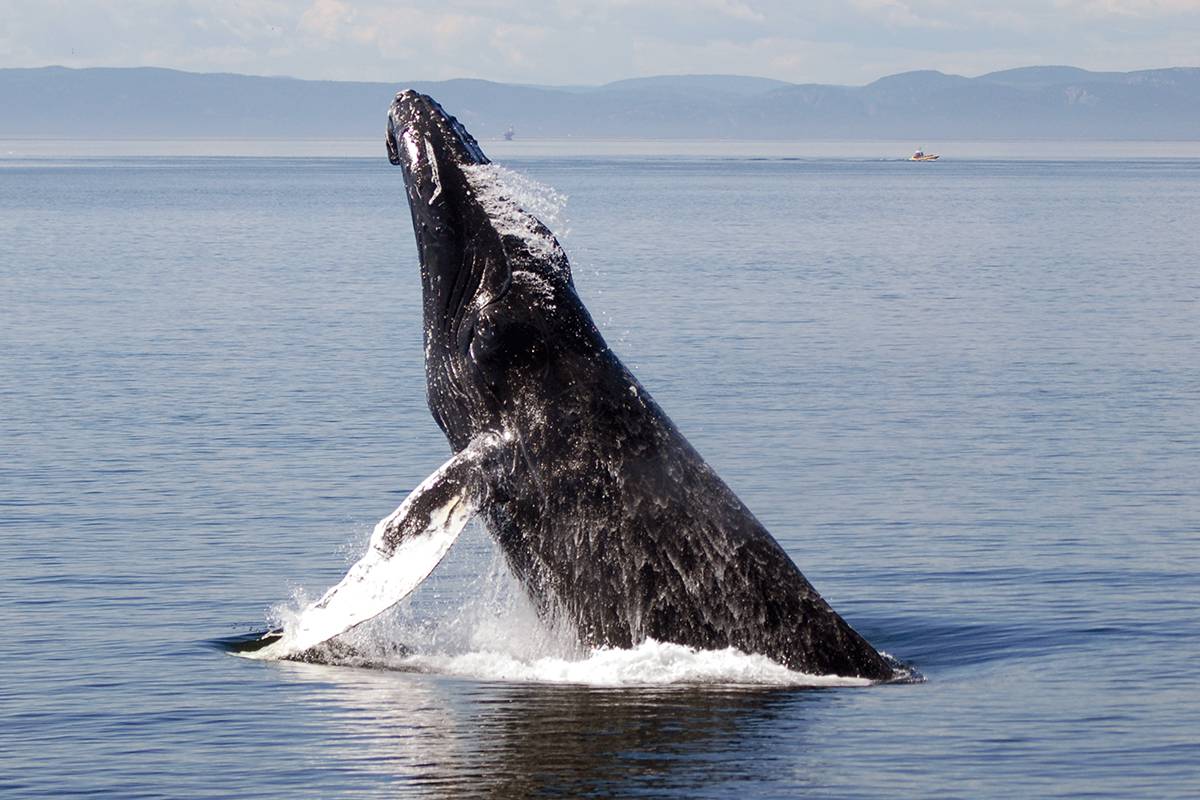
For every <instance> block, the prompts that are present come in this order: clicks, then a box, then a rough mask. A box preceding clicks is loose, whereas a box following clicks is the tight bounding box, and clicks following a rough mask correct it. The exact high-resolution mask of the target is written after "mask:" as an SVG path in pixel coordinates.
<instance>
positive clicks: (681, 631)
mask: <svg viewBox="0 0 1200 800" xmlns="http://www.w3.org/2000/svg"><path fill="white" fill-rule="evenodd" d="M387 149H388V155H389V158H390V160H391V161H392V163H393V164H396V165H399V166H400V167H401V168H402V171H403V176H404V186H405V192H406V194H407V197H408V205H409V210H410V212H411V217H412V225H413V232H414V235H415V237H416V244H417V252H418V256H419V260H420V269H421V284H422V301H423V311H424V344H425V374H426V393H427V399H428V403H429V408H430V410H431V412H432V413H433V417H434V419H435V420H436V421H437V424H438V425H439V426H440V427H441V429H442V431H443V432H444V433H445V435H446V438H447V439H448V441H449V443H450V446H451V449H452V450H453V452H454V455H453V456H452V457H451V458H450V460H449V461H447V462H446V463H445V464H444V465H443V466H442V467H441V468H439V469H438V470H437V471H436V472H434V473H433V474H432V475H431V476H430V477H429V478H428V479H426V480H425V481H424V482H423V483H422V484H421V485H420V486H418V487H417V488H416V489H415V490H413V492H412V494H410V495H409V496H408V498H407V499H406V500H405V501H404V503H403V504H402V505H401V506H400V507H399V508H398V509H397V510H396V511H395V513H393V514H391V515H390V516H388V517H387V518H385V519H383V520H382V521H380V522H379V524H378V525H377V526H376V528H375V531H374V534H373V535H372V537H371V541H370V544H369V545H368V547H367V552H366V554H365V555H364V556H363V557H362V558H361V559H360V560H359V561H358V562H357V563H356V564H354V566H352V567H351V569H350V571H349V572H348V573H347V575H346V577H345V578H343V579H342V581H341V582H340V583H339V584H338V585H337V586H335V587H333V588H332V589H330V590H329V591H328V592H327V593H326V594H325V595H324V596H323V597H322V598H321V599H320V600H318V601H317V602H315V603H313V604H311V605H310V606H309V607H308V608H306V609H304V610H303V611H302V612H301V614H300V616H299V618H298V620H297V621H296V622H295V623H294V624H293V625H291V626H289V627H288V628H287V629H285V630H284V631H283V633H282V636H280V637H279V638H278V639H277V640H276V641H274V642H272V643H271V644H269V645H268V646H266V647H264V648H263V649H261V650H259V651H257V653H256V655H257V656H259V657H275V658H278V657H291V656H295V655H297V654H300V653H302V652H303V651H305V650H307V649H309V648H312V647H314V646H315V645H318V644H320V643H322V642H324V641H327V640H329V639H331V638H332V637H334V636H337V635H338V634H339V633H342V632H344V631H346V630H348V629H349V628H351V627H353V626H355V625H358V624H360V623H362V622H364V621H366V620H367V619H370V618H372V617H374V616H376V615H378V614H379V613H381V612H383V611H384V610H386V609H387V608H389V607H390V606H391V605H393V604H395V603H396V602H398V601H399V600H400V599H402V598H403V597H404V596H405V595H407V594H408V593H409V592H411V591H412V590H413V588H415V587H416V586H417V585H418V584H419V583H420V582H421V581H422V580H423V579H424V578H425V577H426V576H427V575H428V574H429V573H430V571H432V570H433V568H434V567H435V566H436V565H437V563H438V562H439V561H440V560H441V558H442V557H443V556H444V555H445V553H446V552H447V550H448V549H449V548H450V546H451V544H452V543H453V542H454V540H455V538H456V537H457V536H458V534H459V532H460V531H461V530H462V529H463V527H464V526H465V525H466V523H467V521H468V520H469V519H470V518H471V517H473V516H477V517H478V518H480V519H481V520H482V521H483V523H484V525H485V527H486V528H487V530H488V532H489V533H490V534H491V536H492V537H494V539H495V540H496V541H497V542H498V544H499V547H500V549H501V550H502V551H503V554H504V557H505V559H506V561H507V563H508V565H509V567H510V568H511V570H512V572H513V574H514V575H515V576H516V578H517V579H518V580H519V581H520V582H521V584H522V586H523V587H524V589H525V591H526V592H527V593H528V594H529V596H530V598H531V599H532V600H533V602H534V604H535V605H536V607H537V608H538V609H539V610H540V611H542V612H543V613H546V614H556V615H559V616H560V617H561V618H564V619H565V620H566V621H567V622H569V623H570V624H571V626H572V627H573V628H574V630H575V631H576V633H577V634H578V637H579V639H580V641H581V642H582V643H583V644H585V645H588V646H593V647H600V646H609V647H631V646H633V645H636V644H637V643H639V642H642V641H644V640H646V639H656V640H659V641H665V642H674V643H678V644H683V645H688V646H691V647H696V648H704V649H721V648H726V647H735V648H737V649H739V650H742V651H744V652H747V653H758V654H762V655H765V656H768V657H770V658H771V659H773V660H775V661H777V662H779V663H781V664H783V665H785V666H787V667H789V668H791V669H794V670H797V671H800V672H805V673H810V674H821V675H825V674H837V675H843V676H853V677H862V678H869V679H872V680H886V679H888V678H891V677H893V676H894V675H895V667H894V666H893V663H892V662H891V661H890V660H889V659H888V658H886V657H884V656H882V655H881V654H880V653H879V652H877V651H876V650H875V649H874V648H873V647H872V646H871V645H870V644H869V643H868V642H867V641H866V640H865V639H864V638H863V637H862V636H860V635H859V634H858V633H857V632H855V631H854V629H853V628H851V627H850V625H849V624H847V623H846V622H845V620H843V619H842V618H841V617H840V616H839V615H838V614H837V613H836V612H835V611H834V610H833V609H832V608H831V607H830V606H829V604H828V603H826V602H825V600H824V599H823V598H822V597H821V596H820V595H819V594H818V593H817V591H816V590H815V589H814V588H813V587H812V585H811V584H810V583H809V582H808V580H807V579H806V578H805V577H804V576H803V575H802V574H801V572H800V570H799V569H798V568H797V567H796V565H795V564H794V563H793V562H792V560H791V558H790V557H789V556H788V554H787V553H786V552H785V551H784V550H783V548H782V547H781V546H780V545H779V544H778V543H777V542H776V541H775V539H774V538H773V537H772V536H771V535H770V534H769V533H768V532H767V530H766V529H765V528H764V527H763V526H762V524H761V523H759V521H758V520H757V519H756V518H755V517H754V515H753V514H752V513H751V512H750V510H749V509H748V508H747V507H746V506H745V505H744V504H743V503H742V502H741V501H740V500H739V499H738V498H737V496H736V495H735V494H734V493H733V491H732V490H731V489H730V488H729V487H728V486H727V485H726V484H725V483H724V481H722V480H721V478H720V477H719V476H718V475H717V474H716V473H715V472H714V471H713V470H712V469H711V468H710V467H709V465H708V464H707V463H706V462H705V461H704V459H703V458H701V456H700V455H699V453H697V452H696V450H695V449H694V448H693V447H692V446H691V445H690V444H689V443H688V441H687V440H686V439H685V438H684V436H683V434H681V433H680V432H679V430H678V429H677V428H676V427H675V425H674V424H673V423H672V422H671V420H670V419H669V418H668V417H667V415H666V414H665V413H664V412H663V410H662V409H661V408H660V407H659V406H658V404H657V403H656V402H655V401H654V399H653V398H652V397H651V396H650V394H649V393H648V392H647V391H646V390H645V388H644V387H643V386H642V385H641V384H640V383H639V382H638V381H637V379H636V378H635V377H634V376H633V375H632V374H631V373H630V372H629V370H628V369H626V368H625V366H624V365H623V364H622V363H621V361H620V360H619V359H618V358H617V356H616V355H615V354H614V353H613V351H612V350H611V349H610V348H609V347H608V345H607V344H606V342H605V341H604V338H603V336H601V334H600V331H599V330H598V328H597V326H596V325H595V323H594V322H593V321H592V318H591V316H590V315H589V314H588V311H587V309H586V308H585V307H584V306H583V303H582V302H581V301H580V299H579V296H578V295H577V294H576V292H575V288H574V283H573V279H572V276H571V269H570V265H569V263H568V260H567V256H566V254H565V253H564V251H563V249H562V247H560V246H559V243H558V241H557V239H556V238H555V237H554V235H553V234H552V233H551V231H550V230H549V229H548V228H547V227H546V226H545V225H543V224H542V222H541V221H539V220H538V219H537V218H535V217H534V216H533V215H531V214H528V213H526V211H525V210H524V209H523V208H521V207H520V205H519V204H518V203H517V202H516V201H515V199H513V197H512V196H511V194H510V193H509V192H507V191H506V189H505V186H504V183H503V181H499V180H497V168H496V167H494V166H492V165H491V164H490V162H489V161H488V159H487V157H486V156H485V155H484V153H483V151H482V149H481V148H480V147H479V144H478V143H477V142H476V141H475V139H474V138H472V137H471V135H470V134H469V133H468V132H467V131H466V129H465V128H464V127H463V126H462V125H461V124H460V123H459V122H458V121H457V120H455V119H454V118H453V117H451V116H450V115H449V114H447V113H446V112H445V111H444V110H443V109H442V107H441V106H440V105H438V103H437V102H435V101H434V100H433V99H431V98H429V97H427V96H424V95H421V94H418V93H416V92H413V91H405V92H401V93H400V94H398V95H397V96H396V99H395V101H394V102H393V103H392V106H391V109H390V111H389V114H388V126H387Z"/></svg>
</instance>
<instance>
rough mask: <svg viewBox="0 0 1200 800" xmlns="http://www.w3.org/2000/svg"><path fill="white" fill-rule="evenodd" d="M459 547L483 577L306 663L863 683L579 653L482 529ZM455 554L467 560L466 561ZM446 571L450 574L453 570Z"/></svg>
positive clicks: (541, 677)
mask: <svg viewBox="0 0 1200 800" xmlns="http://www.w3.org/2000/svg"><path fill="white" fill-rule="evenodd" d="M464 537H465V538H467V539H468V541H466V542H464V541H460V542H459V547H456V550H458V551H460V557H459V558H458V559H456V560H458V561H460V562H462V561H472V562H474V565H475V566H478V565H479V564H480V563H483V564H486V567H485V569H483V570H482V571H478V572H475V571H474V570H472V573H473V574H474V577H473V578H471V579H469V580H467V581H466V582H465V585H464V584H463V583H459V582H458V581H454V580H453V578H452V577H451V578H450V580H451V582H453V583H458V586H456V587H455V588H454V590H453V591H447V592H445V593H443V592H442V590H441V589H440V588H439V586H438V585H437V584H438V583H439V582H441V581H439V580H438V578H437V575H436V573H435V576H434V577H433V578H431V579H430V580H429V581H428V582H427V584H429V585H425V586H423V587H422V588H421V589H420V590H418V592H417V593H416V594H415V596H412V597H409V598H408V599H406V600H405V601H403V602H402V603H400V604H398V605H397V606H396V607H395V608H394V609H392V610H391V611H389V612H387V613H386V614H384V615H382V616H380V617H379V618H377V619H374V620H372V621H371V622H369V623H367V624H364V625H362V626H360V627H358V628H356V629H354V630H352V631H349V632H348V633H346V634H344V635H342V636H341V637H339V638H338V639H337V640H334V641H333V642H330V643H327V644H326V645H322V646H321V647H320V648H317V649H316V650H314V651H310V653H308V654H306V656H305V659H304V660H312V661H318V662H320V663H325V664H332V665H344V666H358V667H372V668H377V669H390V670H397V671H403V672H421V673H435V674H443V675H455V676H460V677H467V678H474V679H478V680H494V681H506V682H508V681H511V682H521V683H564V684H582V685H590V686H603V687H620V686H672V685H760V686H761V685H768V686H804V687H828V686H867V685H870V683H871V681H868V680H865V679H862V678H845V677H841V676H837V675H808V674H805V673H801V672H796V671H793V670H790V669H788V668H786V667H784V666H782V665H781V664H778V663H776V662H774V661H772V660H771V659H769V658H767V657H766V656H763V655H756V654H747V653H743V652H741V651H739V650H737V649H735V648H732V647H731V648H726V649H723V650H696V649H694V648H691V647H687V646H684V645H680V644H674V643H671V642H659V641H655V640H653V639H651V640H647V641H644V642H641V643H640V644H638V645H636V646H634V647H632V648H629V649H620V648H607V647H605V648H593V649H589V648H586V647H584V646H582V645H580V644H579V642H578V639H577V637H576V635H575V632H574V630H573V629H572V628H571V626H570V625H569V624H567V623H565V622H563V621H561V620H556V619H553V618H551V619H546V618H543V617H541V616H539V614H538V613H537V611H536V610H535V609H534V607H533V604H532V603H531V602H530V600H529V599H528V597H527V595H526V593H525V591H524V589H523V588H522V587H521V585H520V583H519V582H518V581H517V580H516V578H515V577H513V575H512V573H511V572H510V571H509V569H508V566H507V564H506V563H505V561H504V557H503V555H502V554H501V553H500V551H499V549H498V548H497V547H495V546H494V544H492V542H491V539H490V537H488V536H487V535H486V533H485V532H484V530H483V528H482V526H480V525H478V524H473V525H471V526H470V528H469V529H468V531H467V533H465V534H464ZM472 550H473V551H475V552H474V553H471V552H469V551H472ZM462 551H468V552H467V554H466V555H465V558H464V557H463V554H462ZM484 551H486V553H490V555H489V554H485V552H484ZM458 566H459V568H460V569H461V568H463V565H462V564H459V565H458ZM443 567H446V565H445V564H443ZM439 571H441V570H439ZM446 571H447V572H454V571H455V565H453V564H451V565H450V567H449V569H448V570H446ZM444 580H445V576H443V578H442V581H444ZM306 599H307V598H306V596H305V594H304V593H303V592H297V593H296V595H295V597H294V598H293V599H292V602H291V603H289V604H288V605H287V606H286V607H277V608H276V609H273V618H274V620H275V621H276V622H277V623H280V624H283V625H286V624H287V623H289V622H291V621H292V620H293V619H294V617H295V615H296V614H297V613H298V610H299V609H300V608H303V607H304V605H305V602H306Z"/></svg>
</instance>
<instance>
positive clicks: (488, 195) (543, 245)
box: [463, 164, 569, 260]
mask: <svg viewBox="0 0 1200 800" xmlns="http://www.w3.org/2000/svg"><path fill="white" fill-rule="evenodd" d="M463 174H464V175H466V178H467V181H468V182H469V183H470V184H471V188H472V190H474V192H475V194H476V197H477V199H478V200H479V204H480V206H482V207H483V210H484V211H485V212H486V213H487V215H488V217H490V218H491V220H492V223H493V225H494V226H495V228H496V231H497V233H499V234H500V235H501V236H515V237H516V238H518V239H520V240H521V241H522V242H524V243H525V246H526V247H527V248H528V249H529V252H530V254H531V255H533V256H534V257H535V258H538V259H542V260H552V259H556V258H559V257H561V256H562V248H561V247H559V244H558V242H556V241H555V238H554V236H553V235H547V233H546V230H545V229H543V228H541V227H539V226H538V225H537V224H536V222H537V221H540V222H541V223H542V225H544V226H545V228H546V229H549V230H556V231H558V235H559V236H560V237H566V235H567V233H568V232H569V229H568V226H567V219H566V214H565V211H566V206H567V196H566V195H565V194H563V193H562V192H559V191H558V190H556V189H554V188H552V187H550V186H546V185H545V184H542V183H539V182H538V181H535V180H534V179H532V178H530V177H529V176H527V175H522V174H521V173H519V172H514V171H512V170H511V169H507V168H505V167H501V166H499V165H498V164H468V165H464V166H463Z"/></svg>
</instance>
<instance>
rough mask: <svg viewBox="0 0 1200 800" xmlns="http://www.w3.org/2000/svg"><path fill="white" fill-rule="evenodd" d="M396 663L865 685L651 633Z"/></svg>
mask: <svg viewBox="0 0 1200 800" xmlns="http://www.w3.org/2000/svg"><path fill="white" fill-rule="evenodd" d="M386 665H387V666H394V667H395V668H397V669H409V670H414V671H419V672H433V673H440V674H446V675H458V676H463V677H469V678H476V679H481V680H496V681H516V682H522V683H569V684H583V685H588V686H609V687H613V686H670V685H689V684H701V685H756V686H762V685H767V686H868V685H870V683H871V681H869V680H866V679H864V678H843V677H841V676H838V675H806V674H804V673H801V672H795V671H793V670H790V669H788V668H787V667H784V666H782V665H781V664H777V663H775V662H774V661H772V660H771V659H769V658H767V657H766V656H761V655H752V654H747V653H743V652H741V651H740V650H736V649H734V648H732V647H730V648H727V649H725V650H696V649H693V648H691V647H685V646H684V645H679V644H672V643H670V642H657V641H654V640H653V639H650V640H647V641H645V642H642V643H641V644H639V645H637V646H636V647H633V648H630V649H627V650H625V649H616V648H600V649H595V650H592V651H590V652H589V653H587V654H586V656H584V657H583V658H581V659H567V658H558V657H545V658H536V659H522V658H519V657H516V656H514V655H512V654H510V653H506V652H497V651H486V650H485V651H475V652H469V653H462V654H460V655H446V654H415V655H411V656H405V657H402V658H397V659H395V660H394V662H392V663H389V664H386Z"/></svg>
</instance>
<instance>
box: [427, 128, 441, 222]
mask: <svg viewBox="0 0 1200 800" xmlns="http://www.w3.org/2000/svg"><path fill="white" fill-rule="evenodd" d="M425 155H426V156H428V157H429V177H430V178H432V179H433V194H431V195H429V199H428V200H427V201H426V202H427V203H429V205H433V201H434V200H437V199H438V196H439V195H440V194H441V193H442V176H441V175H439V174H438V162H437V154H435V153H434V152H433V142H431V141H429V137H425Z"/></svg>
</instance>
